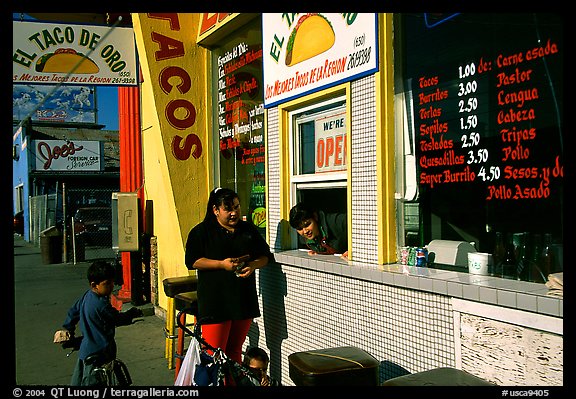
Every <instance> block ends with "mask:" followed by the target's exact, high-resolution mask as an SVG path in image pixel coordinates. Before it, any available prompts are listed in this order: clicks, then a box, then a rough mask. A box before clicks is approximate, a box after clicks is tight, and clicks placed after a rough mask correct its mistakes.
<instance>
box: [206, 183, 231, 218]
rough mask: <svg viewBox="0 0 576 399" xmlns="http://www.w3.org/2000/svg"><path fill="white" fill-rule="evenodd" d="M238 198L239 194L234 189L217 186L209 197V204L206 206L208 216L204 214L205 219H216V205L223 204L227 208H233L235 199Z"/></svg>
mask: <svg viewBox="0 0 576 399" xmlns="http://www.w3.org/2000/svg"><path fill="white" fill-rule="evenodd" d="M236 198H238V199H239V197H238V194H236V192H235V191H234V190H231V189H229V188H221V187H216V188H215V189H214V190H212V191H211V192H210V196H209V197H208V205H207V206H206V216H204V220H205V221H208V220H214V218H215V217H216V216H215V215H214V211H213V209H212V208H213V207H214V206H216V208H218V207H220V206H221V205H223V206H224V208H225V209H233V208H234V199H236Z"/></svg>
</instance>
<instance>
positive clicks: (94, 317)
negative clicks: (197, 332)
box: [63, 261, 142, 386]
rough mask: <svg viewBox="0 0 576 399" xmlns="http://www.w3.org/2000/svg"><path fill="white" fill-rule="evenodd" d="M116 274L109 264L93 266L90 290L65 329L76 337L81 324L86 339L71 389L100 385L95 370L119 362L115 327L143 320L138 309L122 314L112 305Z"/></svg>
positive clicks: (89, 272) (69, 317)
mask: <svg viewBox="0 0 576 399" xmlns="http://www.w3.org/2000/svg"><path fill="white" fill-rule="evenodd" d="M115 273H116V272H115V270H114V266H112V264H110V263H109V262H106V261H96V262H94V263H92V264H91V265H90V267H89V268H88V273H87V277H88V282H89V283H90V289H88V290H87V291H86V292H85V293H84V295H82V296H81V297H80V298H79V299H78V300H77V301H76V302H75V303H74V305H72V307H71V308H70V309H69V310H68V315H67V317H66V321H64V324H63V327H64V328H65V329H66V330H68V332H69V333H70V336H71V337H74V331H75V329H76V325H77V324H78V325H79V326H80V331H81V332H82V337H83V338H82V343H81V344H80V350H79V353H78V362H77V363H76V368H75V369H74V373H73V374H72V380H71V382H70V385H73V386H80V385H82V386H87V385H99V384H101V382H100V381H99V380H98V378H97V377H96V376H95V375H94V373H93V370H94V368H95V367H99V366H101V365H102V364H104V363H107V362H109V361H111V360H114V359H115V358H116V341H115V340H114V334H115V329H116V326H122V325H127V324H131V323H132V319H133V318H134V317H139V316H142V311H141V310H140V309H138V308H131V309H129V310H127V311H126V312H119V311H118V310H117V309H115V308H114V307H113V306H112V305H111V304H110V294H111V293H112V290H113V288H114V276H115Z"/></svg>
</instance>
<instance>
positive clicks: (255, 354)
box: [242, 346, 281, 387]
mask: <svg viewBox="0 0 576 399" xmlns="http://www.w3.org/2000/svg"><path fill="white" fill-rule="evenodd" d="M268 363H270V358H269V357H268V354H267V353H266V351H265V350H264V349H262V348H258V347H255V346H253V347H251V348H248V350H247V351H246V353H245V354H244V359H243V361H242V364H243V365H244V366H246V367H248V368H249V369H250V371H252V373H253V374H254V376H255V377H256V379H257V380H259V381H260V386H263V387H277V386H280V385H281V384H280V382H279V381H277V380H275V379H274V378H271V377H269V376H268V374H267V370H268Z"/></svg>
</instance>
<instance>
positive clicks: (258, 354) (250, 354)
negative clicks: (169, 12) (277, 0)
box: [242, 346, 270, 367]
mask: <svg viewBox="0 0 576 399" xmlns="http://www.w3.org/2000/svg"><path fill="white" fill-rule="evenodd" d="M252 359H258V360H261V361H263V362H266V363H269V362H270V358H269V357H268V354H267V353H266V351H265V350H264V349H262V348H259V347H257V346H252V347H250V348H248V349H247V350H246V353H244V359H243V361H242V363H243V364H244V366H247V367H249V366H250V360H252Z"/></svg>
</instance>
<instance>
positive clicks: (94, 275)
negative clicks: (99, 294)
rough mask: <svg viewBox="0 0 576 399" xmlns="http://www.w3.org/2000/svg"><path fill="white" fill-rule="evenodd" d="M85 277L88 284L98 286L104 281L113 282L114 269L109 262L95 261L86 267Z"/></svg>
mask: <svg viewBox="0 0 576 399" xmlns="http://www.w3.org/2000/svg"><path fill="white" fill-rule="evenodd" d="M86 277H87V278H88V282H89V283H96V284H99V283H101V282H102V281H104V280H114V279H115V277H116V269H115V268H114V266H112V264H111V263H110V262H106V261H104V260H97V261H95V262H94V263H92V264H91V265H90V267H88V271H87V273H86Z"/></svg>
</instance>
